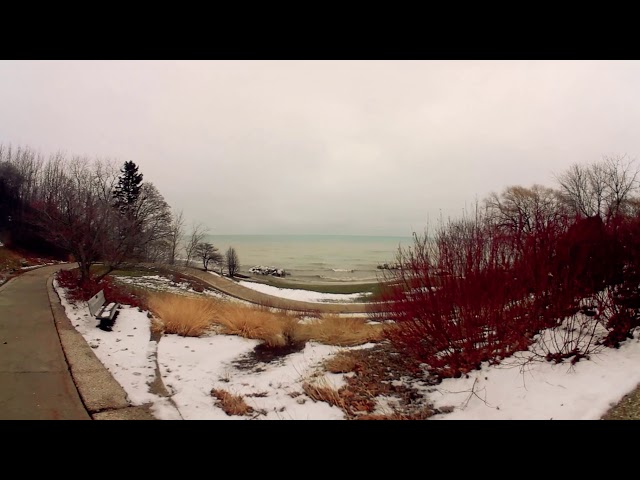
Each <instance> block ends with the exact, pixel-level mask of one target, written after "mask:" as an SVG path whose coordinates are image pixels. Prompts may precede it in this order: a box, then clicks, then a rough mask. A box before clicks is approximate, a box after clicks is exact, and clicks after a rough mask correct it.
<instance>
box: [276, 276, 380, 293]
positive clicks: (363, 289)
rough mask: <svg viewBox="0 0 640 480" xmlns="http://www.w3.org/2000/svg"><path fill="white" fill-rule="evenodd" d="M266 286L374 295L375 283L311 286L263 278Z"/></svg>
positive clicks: (309, 284)
mask: <svg viewBox="0 0 640 480" xmlns="http://www.w3.org/2000/svg"><path fill="white" fill-rule="evenodd" d="M265 280H266V283H267V284H268V285H272V286H274V287H278V288H292V289H297V290H309V291H313V292H321V293H345V294H348V293H374V292H375V291H376V290H377V288H378V284H377V283H348V284H329V285H328V284H313V283H298V282H294V281H289V280H281V279H279V278H275V277H273V278H265Z"/></svg>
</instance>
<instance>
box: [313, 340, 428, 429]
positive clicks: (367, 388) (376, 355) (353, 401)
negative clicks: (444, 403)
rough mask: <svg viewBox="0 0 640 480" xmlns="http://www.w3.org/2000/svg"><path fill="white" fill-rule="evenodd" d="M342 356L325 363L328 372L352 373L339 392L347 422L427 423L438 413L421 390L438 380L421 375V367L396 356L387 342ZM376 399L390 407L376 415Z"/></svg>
mask: <svg viewBox="0 0 640 480" xmlns="http://www.w3.org/2000/svg"><path fill="white" fill-rule="evenodd" d="M339 355H340V357H342V358H338V359H337V360H334V359H330V360H328V361H327V362H325V368H326V369H327V370H328V371H331V372H335V373H338V372H339V373H351V374H350V375H347V376H345V378H344V380H345V381H346V383H347V384H346V385H345V386H343V387H341V388H340V389H339V390H338V391H337V394H338V395H339V398H340V402H339V404H340V406H341V408H342V409H343V410H344V411H345V414H346V415H347V418H350V419H367V420H373V419H380V420H382V419H391V420H397V419H426V418H429V417H430V416H432V415H434V414H435V413H436V412H435V411H434V410H433V408H432V407H431V405H429V404H428V403H427V402H426V400H425V397H424V394H423V392H421V391H420V390H419V388H420V387H423V388H424V387H427V386H429V385H435V384H436V383H438V380H437V379H436V378H435V377H431V376H428V375H425V374H424V373H423V372H421V369H420V367H419V365H417V364H416V363H415V362H414V361H412V360H410V359H408V358H407V357H406V356H404V355H400V354H398V353H397V352H395V351H394V350H393V349H392V347H391V345H390V344H389V343H388V342H383V343H380V344H378V345H376V346H374V347H372V348H367V349H362V350H350V351H345V352H342V353H340V354H339ZM407 379H413V381H407ZM376 397H384V398H385V399H387V402H386V403H387V405H389V406H388V407H387V408H385V411H384V412H382V413H375V414H374V412H375V410H376V407H377V402H376V400H375V399H376ZM389 400H391V401H389ZM332 403H334V404H335V403H336V402H332Z"/></svg>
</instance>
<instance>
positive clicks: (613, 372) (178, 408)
mask: <svg viewBox="0 0 640 480" xmlns="http://www.w3.org/2000/svg"><path fill="white" fill-rule="evenodd" d="M55 286H56V288H57V290H58V293H59V294H60V296H61V299H62V304H63V306H64V308H65V310H66V314H67V316H68V317H69V318H70V320H71V322H72V324H73V325H74V326H75V327H76V329H77V330H78V332H80V333H81V334H82V335H83V336H84V338H85V339H86V340H87V342H88V343H89V345H90V346H92V347H93V348H94V352H95V354H96V355H97V356H98V358H99V359H100V361H101V362H102V363H103V364H104V365H105V366H106V368H108V369H109V370H110V372H111V373H112V374H113V376H114V377H115V378H116V380H117V381H118V382H119V383H120V384H121V385H122V386H123V388H124V389H125V391H126V392H127V394H128V396H129V398H130V400H131V402H132V403H133V404H134V405H141V404H145V403H151V404H152V405H153V406H152V410H153V411H154V414H155V415H156V416H157V417H158V418H161V419H180V418H182V419H250V418H257V419H332V420H337V419H344V418H345V417H344V414H343V412H342V411H341V410H340V409H338V408H337V407H334V406H330V405H329V404H326V403H322V402H314V401H313V400H311V399H310V398H309V397H307V396H306V395H305V394H304V393H303V391H302V382H303V381H304V380H305V379H308V378H310V376H311V375H312V374H313V373H314V372H315V371H316V368H317V366H318V365H319V364H320V363H321V362H322V361H323V360H325V359H327V358H329V357H331V356H332V355H334V354H335V353H336V352H338V351H340V350H342V349H341V348H338V347H331V346H326V345H320V344H316V343H309V344H307V346H306V347H305V348H304V349H303V350H301V351H299V352H297V353H293V354H290V355H288V356H286V357H282V358H281V359H279V360H277V361H275V362H270V363H258V364H256V365H254V366H253V367H251V368H249V369H245V368H242V366H241V364H242V359H243V358H245V357H246V356H247V355H249V354H250V352H251V351H252V350H253V348H254V347H255V346H256V345H257V343H258V342H257V341H255V340H247V339H244V338H241V337H236V336H230V335H220V334H209V335H207V336H203V337H199V338H194V337H188V338H185V337H179V336H176V335H165V336H163V337H162V339H161V341H160V342H159V343H156V342H153V341H151V340H150V330H149V327H150V320H149V318H148V317H147V314H146V312H143V311H138V309H135V308H131V307H122V310H121V311H120V314H119V316H118V318H117V321H116V323H115V325H114V329H113V332H103V331H102V330H100V329H98V328H96V324H97V322H96V321H95V320H94V319H93V318H92V317H91V316H90V314H89V311H88V308H87V307H86V305H79V306H77V307H75V306H72V305H70V304H69V303H68V302H67V300H66V298H65V293H64V291H63V290H62V289H60V288H59V287H58V285H57V282H56V283H55ZM369 346H370V345H365V346H361V347H355V348H367V347H369ZM531 355H532V353H531V352H521V353H519V354H518V355H516V356H515V357H512V358H511V359H507V360H506V361H504V362H503V363H502V364H500V365H494V366H489V365H484V366H483V367H482V369H481V370H477V371H474V372H471V373H470V374H469V378H465V377H463V378H458V379H447V380H445V381H443V382H442V383H440V384H439V385H436V386H432V387H427V386H419V388H420V391H421V392H422V393H423V394H424V395H425V396H427V397H428V399H429V401H430V402H432V403H433V404H434V406H435V407H438V408H442V407H453V412H452V413H449V414H439V415H436V416H434V417H432V418H433V419H598V418H600V417H601V416H602V415H603V414H604V413H605V412H606V411H607V410H608V409H609V407H610V406H611V405H612V404H614V403H616V402H618V401H619V400H620V399H621V398H622V396H623V395H624V394H626V393H628V392H629V391H631V390H632V389H633V388H634V387H635V386H636V385H637V384H638V383H640V369H639V368H638V365H639V364H640V329H636V332H635V336H634V339H632V340H628V341H627V342H625V343H624V344H623V345H622V346H621V348H620V349H617V350H616V349H604V350H603V351H602V352H601V353H600V354H598V355H593V356H591V359H590V360H588V361H585V360H583V361H580V362H578V363H577V364H576V365H574V366H570V365H569V364H559V365H555V364H551V363H547V362H538V361H536V362H531V363H528V364H526V365H524V367H523V366H522V365H523V363H524V360H527V359H529V358H530V357H531ZM156 360H157V362H158V364H159V367H160V372H161V375H162V380H163V382H164V384H165V385H166V386H167V388H168V389H169V390H170V392H171V395H172V396H171V401H169V400H168V399H167V398H163V397H160V396H158V395H154V394H151V393H150V392H149V386H148V383H150V382H151V381H153V380H154V378H155V368H154V366H155V362H156ZM238 362H239V363H238ZM342 377H343V376H342V375H333V374H326V376H325V378H326V380H327V382H329V384H330V385H333V386H335V387H336V388H339V387H340V385H341V384H342V381H343V380H342ZM213 388H218V389H223V390H226V391H229V392H230V393H234V394H240V395H242V396H244V399H245V401H246V403H247V404H248V405H249V406H251V407H252V408H253V409H254V411H255V414H254V415H253V416H249V417H247V416H245V417H238V416H228V415H227V414H225V413H224V411H223V410H222V409H221V408H219V407H217V406H216V405H215V399H214V398H213V397H212V396H211V394H210V392H211V389H213ZM379 404H380V405H381V406H382V405H384V400H382V399H381V401H380V402H379Z"/></svg>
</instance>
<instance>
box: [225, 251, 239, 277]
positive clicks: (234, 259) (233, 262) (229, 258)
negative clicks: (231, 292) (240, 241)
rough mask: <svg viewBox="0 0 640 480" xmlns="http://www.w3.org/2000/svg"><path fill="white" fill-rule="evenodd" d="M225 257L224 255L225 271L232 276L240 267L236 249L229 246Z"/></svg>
mask: <svg viewBox="0 0 640 480" xmlns="http://www.w3.org/2000/svg"><path fill="white" fill-rule="evenodd" d="M225 257H226V264H227V272H228V273H229V276H230V277H232V278H233V277H234V276H235V274H236V273H238V270H239V269H240V261H239V260H238V254H237V253H236V249H235V248H233V247H229V248H228V250H227V253H226V255H225Z"/></svg>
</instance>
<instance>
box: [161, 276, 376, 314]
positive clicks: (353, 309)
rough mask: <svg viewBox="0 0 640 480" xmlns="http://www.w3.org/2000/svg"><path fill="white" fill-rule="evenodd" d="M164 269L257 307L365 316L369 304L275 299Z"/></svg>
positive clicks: (217, 278)
mask: <svg viewBox="0 0 640 480" xmlns="http://www.w3.org/2000/svg"><path fill="white" fill-rule="evenodd" d="M163 267H166V268H168V269H170V270H174V271H176V272H179V273H182V274H184V275H190V276H192V277H196V278H197V279H199V280H202V281H203V282H205V283H207V284H208V285H211V286H212V287H213V288H215V289H216V290H219V291H220V292H222V293H225V294H227V295H230V296H232V297H235V298H239V299H241V300H245V301H247V302H251V303H255V304H258V305H265V306H268V307H273V308H281V309H284V310H297V311H309V310H311V311H317V312H322V313H361V314H363V315H364V314H366V313H367V308H368V307H369V305H370V304H367V303H316V302H303V301H300V300H290V299H287V298H281V297H275V296H273V295H268V294H266V293H262V292H258V291H257V290H253V289H251V288H247V287H244V286H242V285H240V284H239V283H236V282H234V281H232V280H229V279H228V278H224V277H220V276H218V275H213V274H211V273H208V272H204V271H202V270H199V269H197V268H193V267H180V266H173V267H167V266H163Z"/></svg>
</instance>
